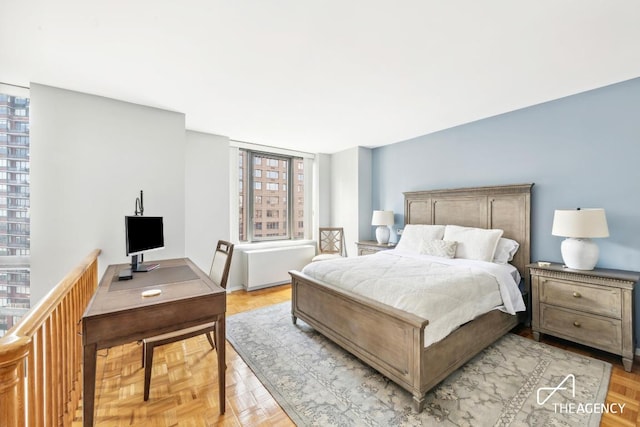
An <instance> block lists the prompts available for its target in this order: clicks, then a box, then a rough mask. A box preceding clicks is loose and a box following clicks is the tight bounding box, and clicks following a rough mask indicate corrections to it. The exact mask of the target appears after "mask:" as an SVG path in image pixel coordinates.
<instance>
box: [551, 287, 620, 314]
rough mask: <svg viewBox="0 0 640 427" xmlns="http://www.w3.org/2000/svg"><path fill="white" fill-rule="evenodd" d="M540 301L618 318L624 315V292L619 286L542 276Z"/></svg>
mask: <svg viewBox="0 0 640 427" xmlns="http://www.w3.org/2000/svg"><path fill="white" fill-rule="evenodd" d="M540 302H541V303H546V304H553V305H556V306H560V307H566V308H571V309H575V310H580V311H585V312H589V313H593V314H600V315H603V316H608V317H615V318H616V319H620V318H621V317H622V292H621V291H620V289H618V288H606V287H602V286H599V287H596V286H589V285H584V284H580V283H575V282H571V281H565V280H558V279H548V278H540Z"/></svg>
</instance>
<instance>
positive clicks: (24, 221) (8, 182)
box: [0, 84, 30, 337]
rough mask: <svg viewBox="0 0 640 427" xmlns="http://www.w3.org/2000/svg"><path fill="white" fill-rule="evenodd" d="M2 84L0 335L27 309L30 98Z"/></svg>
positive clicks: (0, 120)
mask: <svg viewBox="0 0 640 427" xmlns="http://www.w3.org/2000/svg"><path fill="white" fill-rule="evenodd" d="M5 88H7V92H12V91H13V90H15V88H11V87H9V86H8V85H3V84H0V114H2V116H3V117H2V118H0V169H1V171H0V271H1V272H2V273H0V281H1V282H2V286H0V296H1V298H0V337H1V336H3V335H4V334H5V332H6V331H7V330H8V329H10V328H11V327H13V325H15V324H16V323H17V322H18V321H19V320H20V317H21V316H22V314H23V313H26V312H27V309H28V308H29V296H30V288H29V282H30V269H29V258H28V257H29V255H30V237H29V236H30V221H29V217H30V215H29V206H30V202H29V195H30V191H29V181H30V179H29V164H30V163H29V110H30V107H29V104H30V100H29V98H28V92H27V91H25V92H23V93H22V95H20V96H17V94H13V93H12V94H9V93H3V92H4V91H5ZM17 257H21V258H22V259H17Z"/></svg>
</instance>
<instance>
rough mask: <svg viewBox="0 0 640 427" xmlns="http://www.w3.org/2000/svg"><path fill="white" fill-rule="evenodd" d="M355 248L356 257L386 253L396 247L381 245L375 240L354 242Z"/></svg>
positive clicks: (393, 245)
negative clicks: (356, 248) (356, 249)
mask: <svg viewBox="0 0 640 427" xmlns="http://www.w3.org/2000/svg"><path fill="white" fill-rule="evenodd" d="M356 246H357V247H358V256H360V255H371V254H375V253H376V252H380V251H386V250H388V249H393V248H395V247H396V245H395V244H391V245H386V244H385V245H381V244H380V243H378V242H377V241H375V240H362V241H360V242H356Z"/></svg>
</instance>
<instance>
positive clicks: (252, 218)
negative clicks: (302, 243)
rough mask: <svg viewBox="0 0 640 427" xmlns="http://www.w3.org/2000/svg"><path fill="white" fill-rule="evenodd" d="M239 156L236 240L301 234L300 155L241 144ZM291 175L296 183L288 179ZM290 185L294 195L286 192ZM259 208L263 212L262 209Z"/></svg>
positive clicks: (297, 236)
mask: <svg viewBox="0 0 640 427" xmlns="http://www.w3.org/2000/svg"><path fill="white" fill-rule="evenodd" d="M239 157H240V161H239V162H238V177H239V181H240V182H239V185H238V189H239V193H240V194H239V197H240V202H239V222H238V227H239V240H240V241H243V242H253V241H262V240H285V239H301V238H303V237H304V236H305V223H304V211H305V209H304V200H305V198H304V190H303V188H304V187H303V186H302V185H300V186H298V185H297V184H299V183H301V182H302V179H301V178H300V177H304V172H305V171H304V159H302V158H300V157H294V156H284V155H279V154H271V153H263V152H258V151H253V150H248V149H245V148H241V149H239ZM294 170H295V174H294V173H292V172H293V171H294ZM293 176H295V177H296V178H297V179H298V182H296V183H295V184H296V185H291V184H293V183H291V182H289V177H293ZM263 184H264V185H263ZM293 188H295V189H296V196H298V197H292V196H293V194H289V191H290V189H293ZM263 209H266V214H263V213H262V210H263ZM274 219H278V221H274Z"/></svg>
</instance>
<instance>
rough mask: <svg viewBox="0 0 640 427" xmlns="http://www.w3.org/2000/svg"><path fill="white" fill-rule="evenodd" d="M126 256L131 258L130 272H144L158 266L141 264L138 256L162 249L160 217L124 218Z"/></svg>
mask: <svg viewBox="0 0 640 427" xmlns="http://www.w3.org/2000/svg"><path fill="white" fill-rule="evenodd" d="M125 234H126V243H127V256H129V255H130V256H131V271H132V272H134V273H135V272H146V271H151V270H153V269H154V268H156V267H158V264H142V263H141V262H140V260H139V257H138V255H141V254H143V253H145V252H149V251H154V250H158V249H164V229H163V224H162V217H161V216H126V217H125Z"/></svg>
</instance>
